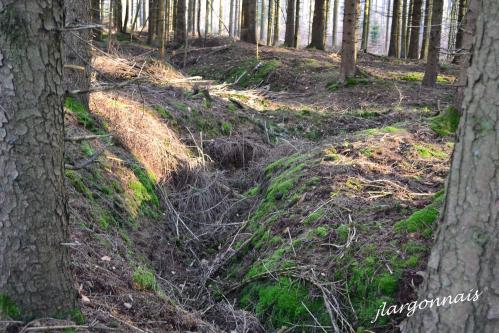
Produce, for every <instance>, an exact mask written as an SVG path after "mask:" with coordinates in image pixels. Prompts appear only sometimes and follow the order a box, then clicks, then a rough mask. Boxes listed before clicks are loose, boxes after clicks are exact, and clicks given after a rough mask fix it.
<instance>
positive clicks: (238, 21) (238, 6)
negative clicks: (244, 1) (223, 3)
mask: <svg viewBox="0 0 499 333" xmlns="http://www.w3.org/2000/svg"><path fill="white" fill-rule="evenodd" d="M235 1H236V11H235V14H234V35H235V36H239V32H240V27H241V26H240V24H241V0H235Z"/></svg>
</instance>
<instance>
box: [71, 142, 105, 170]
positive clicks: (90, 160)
mask: <svg viewBox="0 0 499 333" xmlns="http://www.w3.org/2000/svg"><path fill="white" fill-rule="evenodd" d="M104 150H106V147H104V148H101V149H100V150H99V151H97V152H96V153H95V154H93V155H92V156H91V157H89V158H88V159H86V160H83V161H82V162H80V163H78V164H75V165H71V164H66V165H65V166H64V167H65V168H66V169H68V170H79V169H83V168H84V167H86V166H88V165H90V164H92V163H93V162H95V161H96V160H97V158H99V156H100V155H102V153H103V152H104Z"/></svg>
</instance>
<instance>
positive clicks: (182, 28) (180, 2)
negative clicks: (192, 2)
mask: <svg viewBox="0 0 499 333" xmlns="http://www.w3.org/2000/svg"><path fill="white" fill-rule="evenodd" d="M185 5H186V2H185V0H177V7H176V10H177V13H176V14H175V19H176V21H175V42H177V43H178V44H183V43H185V40H186V38H187V36H186V32H187V26H186V22H185V14H186V9H187V8H186V7H185Z"/></svg>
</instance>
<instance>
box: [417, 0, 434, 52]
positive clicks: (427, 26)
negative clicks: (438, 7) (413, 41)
mask: <svg viewBox="0 0 499 333" xmlns="http://www.w3.org/2000/svg"><path fill="white" fill-rule="evenodd" d="M432 8H433V0H426V5H425V9H424V29H423V42H422V43H421V54H420V55H419V58H420V59H426V58H427V56H428V47H429V45H430V30H431V16H432V11H433V10H432Z"/></svg>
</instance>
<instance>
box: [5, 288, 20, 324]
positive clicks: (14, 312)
mask: <svg viewBox="0 0 499 333" xmlns="http://www.w3.org/2000/svg"><path fill="white" fill-rule="evenodd" d="M2 315H4V316H7V317H8V318H9V319H12V320H19V319H21V310H20V309H19V307H18V306H17V304H16V303H14V301H12V299H11V298H10V297H9V296H7V295H4V294H0V318H2ZM3 319H5V318H3Z"/></svg>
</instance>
